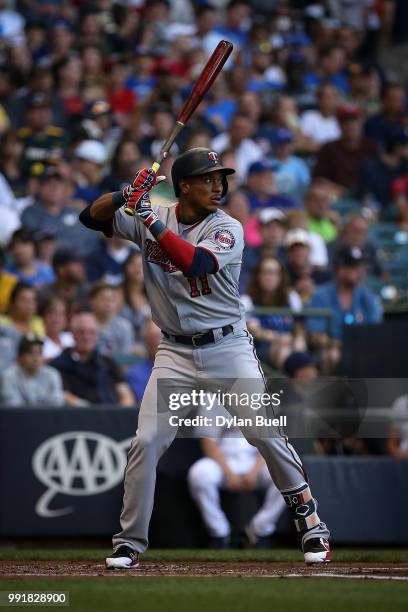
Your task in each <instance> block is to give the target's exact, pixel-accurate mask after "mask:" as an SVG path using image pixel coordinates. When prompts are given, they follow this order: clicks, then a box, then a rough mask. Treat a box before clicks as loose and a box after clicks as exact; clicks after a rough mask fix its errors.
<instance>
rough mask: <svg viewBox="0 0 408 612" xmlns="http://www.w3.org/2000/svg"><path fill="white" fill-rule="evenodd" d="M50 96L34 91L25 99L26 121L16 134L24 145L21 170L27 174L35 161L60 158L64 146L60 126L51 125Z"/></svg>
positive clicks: (43, 161) (63, 136) (63, 137)
mask: <svg viewBox="0 0 408 612" xmlns="http://www.w3.org/2000/svg"><path fill="white" fill-rule="evenodd" d="M51 104H52V103H51V98H50V97H49V96H48V95H47V94H46V93H41V92H39V93H34V94H32V96H31V97H30V98H29V100H28V101H27V110H26V113H25V120H26V123H25V125H24V126H23V127H21V128H20V129H19V130H18V132H17V135H18V137H19V138H20V140H21V142H22V143H23V146H24V151H23V159H22V165H23V172H24V173H25V175H26V176H27V175H28V172H29V169H30V166H31V165H32V164H34V163H36V162H42V163H46V162H48V161H50V160H58V159H61V157H62V155H63V152H64V148H65V144H66V143H65V134H64V131H63V129H62V128H60V127H57V126H55V125H52V123H51V121H52V111H51Z"/></svg>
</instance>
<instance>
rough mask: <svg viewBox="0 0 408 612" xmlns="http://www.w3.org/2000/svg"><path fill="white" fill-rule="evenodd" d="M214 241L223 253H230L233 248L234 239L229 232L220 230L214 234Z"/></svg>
mask: <svg viewBox="0 0 408 612" xmlns="http://www.w3.org/2000/svg"><path fill="white" fill-rule="evenodd" d="M214 241H215V242H216V243H217V245H218V247H219V248H221V249H222V250H223V251H231V249H233V248H234V244H235V237H234V234H233V233H232V232H230V231H229V230H227V229H222V230H218V231H217V232H216V233H215V236H214Z"/></svg>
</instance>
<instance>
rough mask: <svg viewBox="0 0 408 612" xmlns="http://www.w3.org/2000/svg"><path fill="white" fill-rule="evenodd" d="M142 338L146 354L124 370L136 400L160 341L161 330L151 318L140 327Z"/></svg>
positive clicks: (145, 380) (150, 369) (140, 394)
mask: <svg viewBox="0 0 408 612" xmlns="http://www.w3.org/2000/svg"><path fill="white" fill-rule="evenodd" d="M142 339H143V342H144V345H145V348H146V352H147V356H146V358H145V359H143V360H141V361H140V362H139V363H137V364H135V365H132V366H130V368H129V369H128V371H127V372H126V375H125V378H126V382H127V383H128V384H129V385H130V388H131V389H132V391H133V394H134V396H135V398H136V399H137V401H139V402H140V401H141V400H142V397H143V394H144V391H145V388H146V385H147V382H148V380H149V378H150V374H151V372H152V369H153V363H154V358H155V356H156V353H157V349H158V347H159V344H160V341H161V331H160V328H159V327H157V325H156V323H153V321H152V320H151V319H148V320H147V321H145V323H144V325H143V329H142Z"/></svg>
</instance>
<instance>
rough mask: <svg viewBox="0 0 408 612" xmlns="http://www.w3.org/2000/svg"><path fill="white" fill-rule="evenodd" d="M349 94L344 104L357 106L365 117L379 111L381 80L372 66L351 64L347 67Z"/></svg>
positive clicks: (357, 63) (359, 63)
mask: <svg viewBox="0 0 408 612" xmlns="http://www.w3.org/2000/svg"><path fill="white" fill-rule="evenodd" d="M348 74H349V85H350V92H349V94H348V96H346V98H345V100H344V101H345V103H346V104H347V105H350V106H357V107H358V108H359V109H360V111H361V113H362V114H363V115H364V116H365V117H367V116H368V117H371V116H372V115H376V114H377V113H378V112H379V109H380V88H381V80H380V75H379V73H378V70H376V69H375V67H374V66H372V65H370V64H367V63H361V62H354V61H353V62H351V63H350V64H349V66H348Z"/></svg>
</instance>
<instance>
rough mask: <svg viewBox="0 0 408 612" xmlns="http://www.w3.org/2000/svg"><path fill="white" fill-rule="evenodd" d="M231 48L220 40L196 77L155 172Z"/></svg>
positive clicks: (129, 208) (230, 51)
mask: <svg viewBox="0 0 408 612" xmlns="http://www.w3.org/2000/svg"><path fill="white" fill-rule="evenodd" d="M232 49H233V45H232V43H230V42H229V41H228V40H221V41H220V42H219V43H218V45H217V47H216V48H215V50H214V52H213V53H212V55H211V57H210V58H209V60H208V62H207V63H206V65H205V66H204V68H203V70H202V72H201V74H200V76H199V77H198V79H197V81H196V83H195V85H194V87H193V89H192V91H191V94H190V95H189V97H188V99H187V100H186V102H185V104H184V106H183V108H182V109H181V111H180V114H179V116H178V118H177V122H176V125H175V126H174V128H173V129H172V131H171V133H170V135H169V137H168V138H167V140H166V141H165V143H164V144H163V146H162V148H161V149H160V153H159V156H158V158H157V159H156V161H155V162H154V163H153V164H152V168H153V170H154V171H155V172H157V171H158V169H159V168H160V164H161V163H162V161H163V160H164V159H165V158H166V157H167V155H168V153H169V150H170V148H171V146H172V144H173V143H174V141H175V140H176V138H177V136H178V135H179V134H180V132H181V130H182V129H183V127H184V126H185V125H186V123H187V121H188V120H189V119H190V117H191V115H192V114H193V113H194V111H195V109H196V108H197V106H198V105H199V104H200V102H201V100H202V99H203V98H204V96H205V94H206V93H207V91H208V90H209V89H210V87H211V85H212V84H213V83H214V81H215V79H216V78H217V76H218V75H219V73H220V72H221V70H222V67H223V66H224V64H225V62H226V61H227V59H228V58H229V56H230V55H231V53H232ZM124 211H125V213H127V214H128V215H135V214H136V213H135V210H134V208H131V207H130V206H125V208H124Z"/></svg>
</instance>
